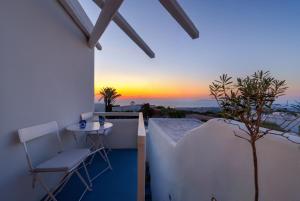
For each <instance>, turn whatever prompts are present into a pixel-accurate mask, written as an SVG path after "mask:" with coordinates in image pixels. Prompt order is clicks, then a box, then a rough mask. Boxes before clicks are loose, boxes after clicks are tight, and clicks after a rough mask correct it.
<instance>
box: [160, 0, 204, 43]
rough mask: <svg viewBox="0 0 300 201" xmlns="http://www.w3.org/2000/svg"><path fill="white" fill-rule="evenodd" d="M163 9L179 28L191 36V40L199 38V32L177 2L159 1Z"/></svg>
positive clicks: (170, 0) (175, 0)
mask: <svg viewBox="0 0 300 201" xmlns="http://www.w3.org/2000/svg"><path fill="white" fill-rule="evenodd" d="M159 1H160V3H161V4H162V5H163V6H164V7H165V9H166V10H167V11H168V12H169V13H170V14H171V15H172V16H173V18H174V19H175V20H176V21H177V22H178V23H179V24H180V25H181V27H182V28H183V29H184V30H185V31H186V32H187V33H188V34H189V35H190V36H191V38H192V39H196V38H199V31H198V29H197V28H196V26H195V25H194V23H193V22H192V20H191V19H190V18H189V17H188V15H187V14H186V13H185V12H184V10H183V8H182V7H181V6H180V5H179V3H178V2H177V0H159Z"/></svg>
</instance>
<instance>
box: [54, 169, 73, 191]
mask: <svg viewBox="0 0 300 201" xmlns="http://www.w3.org/2000/svg"><path fill="white" fill-rule="evenodd" d="M73 174H74V173H73V172H71V173H66V175H65V176H64V177H63V178H62V179H61V181H60V184H62V185H61V186H60V187H59V188H58V190H57V191H56V192H55V195H57V194H58V193H60V192H61V191H62V189H63V188H64V187H65V186H66V185H67V183H68V181H69V180H70V179H71V177H72V175H73Z"/></svg>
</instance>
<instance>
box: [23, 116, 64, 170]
mask: <svg viewBox="0 0 300 201" xmlns="http://www.w3.org/2000/svg"><path fill="white" fill-rule="evenodd" d="M18 134H19V139H20V141H21V142H22V143H23V145H24V148H25V152H26V157H27V161H28V164H29V167H30V168H31V169H32V168H33V167H32V163H31V159H30V156H29V153H28V150H27V144H26V143H27V142H29V141H31V140H34V139H37V138H39V137H42V136H45V135H48V134H54V135H56V137H57V140H58V142H59V146H60V149H61V151H63V146H62V142H61V138H60V135H59V130H58V124H57V122H56V121H52V122H49V123H45V124H40V125H36V126H31V127H27V128H22V129H19V130H18Z"/></svg>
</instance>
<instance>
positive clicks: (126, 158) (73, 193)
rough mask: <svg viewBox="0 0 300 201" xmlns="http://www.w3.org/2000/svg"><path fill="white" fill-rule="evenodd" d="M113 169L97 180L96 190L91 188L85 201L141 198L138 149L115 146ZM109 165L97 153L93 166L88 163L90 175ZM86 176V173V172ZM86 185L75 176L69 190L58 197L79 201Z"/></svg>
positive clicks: (67, 187) (111, 159)
mask: <svg viewBox="0 0 300 201" xmlns="http://www.w3.org/2000/svg"><path fill="white" fill-rule="evenodd" d="M108 157H109V159H110V162H111V165H112V167H113V170H108V171H106V172H105V173H104V174H103V175H101V176H100V177H98V178H97V179H95V180H94V181H93V190H92V191H90V192H89V191H88V192H87V193H86V194H85V196H84V197H83V199H82V201H96V200H97V201H99V200H101V201H120V200H126V201H136V200H137V150H136V149H114V150H112V151H110V152H109V154H108ZM105 167H106V164H105V162H104V161H103V160H102V159H101V157H100V156H99V155H98V154H97V156H96V157H95V160H94V162H93V163H92V165H90V166H88V171H89V173H90V176H91V177H93V175H96V174H97V173H98V172H99V169H98V168H101V170H102V169H103V168H105ZM83 175H84V174H83ZM83 188H84V187H83V185H82V183H81V182H80V181H79V179H78V177H76V176H73V177H72V178H71V180H70V181H69V183H68V184H67V186H66V187H65V189H64V190H63V191H62V192H61V193H60V194H59V195H58V196H57V199H58V200H68V201H69V200H70V201H72V200H78V199H79V197H80V195H81V193H82V190H83Z"/></svg>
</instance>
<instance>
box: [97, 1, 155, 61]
mask: <svg viewBox="0 0 300 201" xmlns="http://www.w3.org/2000/svg"><path fill="white" fill-rule="evenodd" d="M93 1H94V2H95V4H97V5H98V6H99V7H100V8H101V9H103V7H104V4H105V0H93ZM113 21H114V22H115V23H116V24H117V25H118V26H119V27H120V29H122V30H123V31H124V32H125V33H126V34H127V36H128V37H129V38H130V39H131V40H132V41H133V42H135V44H137V46H139V47H140V48H141V49H142V50H143V51H144V52H145V53H146V54H147V55H148V56H149V57H150V58H154V57H155V54H154V52H153V51H152V50H151V48H150V47H149V46H148V45H147V43H146V42H145V41H144V40H143V39H142V38H141V37H140V36H139V35H138V33H137V32H136V31H135V30H134V29H133V28H132V27H131V26H130V24H129V23H128V22H127V21H126V20H125V19H124V17H123V16H122V15H121V14H120V13H119V12H117V13H116V14H115V16H114V17H113Z"/></svg>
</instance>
